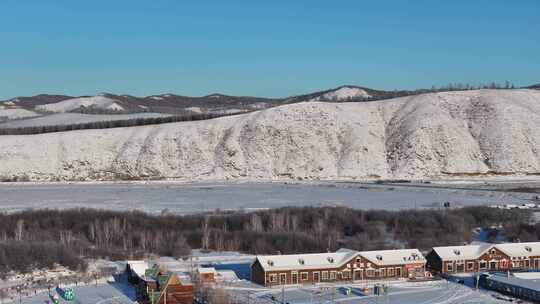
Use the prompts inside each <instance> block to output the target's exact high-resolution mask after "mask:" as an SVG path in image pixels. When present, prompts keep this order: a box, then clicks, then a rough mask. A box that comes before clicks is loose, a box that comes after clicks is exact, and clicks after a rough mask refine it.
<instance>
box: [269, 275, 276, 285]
mask: <svg viewBox="0 0 540 304" xmlns="http://www.w3.org/2000/svg"><path fill="white" fill-rule="evenodd" d="M268 277H269V278H270V283H276V282H277V274H271V275H269V276H268Z"/></svg>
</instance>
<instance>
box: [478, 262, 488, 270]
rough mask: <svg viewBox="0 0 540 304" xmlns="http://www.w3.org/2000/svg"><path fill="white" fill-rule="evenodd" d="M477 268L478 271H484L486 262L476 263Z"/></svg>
mask: <svg viewBox="0 0 540 304" xmlns="http://www.w3.org/2000/svg"><path fill="white" fill-rule="evenodd" d="M478 267H479V268H480V269H486V268H487V262H486V261H480V263H478Z"/></svg>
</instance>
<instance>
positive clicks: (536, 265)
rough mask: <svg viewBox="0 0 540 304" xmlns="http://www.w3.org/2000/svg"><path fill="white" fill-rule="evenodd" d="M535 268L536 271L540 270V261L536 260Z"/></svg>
mask: <svg viewBox="0 0 540 304" xmlns="http://www.w3.org/2000/svg"><path fill="white" fill-rule="evenodd" d="M534 268H535V269H540V259H536V260H534Z"/></svg>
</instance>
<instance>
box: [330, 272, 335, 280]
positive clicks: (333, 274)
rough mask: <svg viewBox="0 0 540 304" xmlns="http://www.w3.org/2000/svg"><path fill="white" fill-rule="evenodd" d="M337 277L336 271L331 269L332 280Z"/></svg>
mask: <svg viewBox="0 0 540 304" xmlns="http://www.w3.org/2000/svg"><path fill="white" fill-rule="evenodd" d="M335 279H336V272H335V271H330V280H335Z"/></svg>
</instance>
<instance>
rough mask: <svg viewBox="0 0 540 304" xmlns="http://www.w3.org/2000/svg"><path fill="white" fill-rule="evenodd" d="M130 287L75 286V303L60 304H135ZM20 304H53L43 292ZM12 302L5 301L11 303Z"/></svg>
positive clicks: (116, 285)
mask: <svg viewBox="0 0 540 304" xmlns="http://www.w3.org/2000/svg"><path fill="white" fill-rule="evenodd" d="M129 289H131V287H130V286H128V285H127V284H126V283H116V282H110V283H99V284H98V285H94V284H91V285H88V286H73V290H74V293H75V302H69V301H65V300H64V299H62V298H60V303H77V304H133V303H135V301H134V299H133V298H132V297H131V296H132V295H134V292H132V291H130V290H129ZM21 300H22V301H21V302H20V303H22V304H43V303H51V299H50V297H49V294H48V292H47V291H46V290H45V291H42V292H40V293H38V294H36V295H34V296H30V297H23V298H22V299H21ZM9 302H10V301H5V303H9ZM13 302H14V303H19V299H18V298H15V299H14V301H13Z"/></svg>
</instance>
